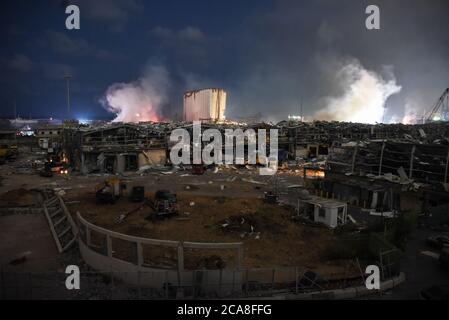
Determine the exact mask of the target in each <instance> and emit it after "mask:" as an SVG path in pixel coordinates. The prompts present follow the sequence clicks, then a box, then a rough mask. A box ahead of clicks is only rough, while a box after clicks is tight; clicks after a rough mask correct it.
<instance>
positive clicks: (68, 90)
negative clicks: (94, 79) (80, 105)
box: [64, 73, 72, 120]
mask: <svg viewBox="0 0 449 320" xmlns="http://www.w3.org/2000/svg"><path fill="white" fill-rule="evenodd" d="M71 78H72V76H71V75H70V74H68V73H66V74H65V75H64V79H65V81H66V85H67V116H68V118H69V119H70V111H71V110H70V79H71ZM69 119H67V120H69Z"/></svg>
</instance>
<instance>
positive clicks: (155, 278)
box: [77, 213, 405, 299]
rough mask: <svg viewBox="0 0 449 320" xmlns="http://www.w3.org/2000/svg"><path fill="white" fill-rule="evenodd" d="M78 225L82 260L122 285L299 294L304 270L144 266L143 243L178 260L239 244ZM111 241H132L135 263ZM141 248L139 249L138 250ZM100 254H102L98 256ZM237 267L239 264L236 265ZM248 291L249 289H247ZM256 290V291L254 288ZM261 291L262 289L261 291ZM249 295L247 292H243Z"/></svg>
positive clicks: (326, 295)
mask: <svg viewBox="0 0 449 320" xmlns="http://www.w3.org/2000/svg"><path fill="white" fill-rule="evenodd" d="M77 218H78V219H77V220H78V225H79V227H80V228H79V231H80V232H79V235H80V237H79V248H80V252H81V256H82V257H83V259H84V261H85V262H86V263H87V264H88V265H90V266H91V267H92V268H94V269H96V270H99V271H102V272H112V273H114V276H116V277H118V278H120V279H121V280H123V281H124V282H126V283H128V284H131V285H135V286H139V287H148V288H154V289H158V290H164V288H165V287H166V286H170V287H171V286H172V287H177V288H195V289H200V290H201V291H202V292H203V293H206V294H211V295H214V296H221V297H224V296H231V295H236V296H240V295H241V294H242V293H243V290H245V291H248V290H252V289H251V286H249V284H251V283H255V284H257V283H258V284H262V285H268V286H270V285H271V287H272V288H274V286H275V285H276V284H284V285H289V286H290V287H292V286H293V287H294V286H296V292H298V280H299V279H300V278H301V275H302V273H303V272H304V271H305V269H303V268H296V267H284V268H281V267H280V268H267V269H246V270H242V269H241V268H240V267H239V268H237V269H221V270H194V271H192V270H184V268H183V263H178V269H167V270H164V269H159V268H151V267H148V266H145V265H143V257H142V250H141V248H142V244H150V245H161V246H167V247H168V248H177V249H178V254H179V256H178V260H179V259H183V249H184V248H195V249H211V248H212V249H217V248H218V249H229V248H234V249H238V250H239V256H240V258H241V255H242V254H241V252H240V251H241V250H242V244H241V243H234V244H226V243H221V244H213V243H212V244H210V243H193V242H184V243H182V242H178V241H168V240H167V241H166V240H157V239H146V238H139V237H133V236H128V235H124V234H120V233H116V232H113V231H110V230H107V229H104V228H101V227H98V226H95V225H93V224H91V223H89V222H87V221H86V220H84V219H83V218H82V217H81V215H80V214H79V213H78V214H77ZM91 230H93V231H95V232H98V233H101V234H103V235H104V236H105V237H106V238H107V250H103V251H102V250H98V248H92V247H91V246H89V238H90V237H89V232H90V231H91ZM113 238H118V239H122V240H127V241H130V242H134V243H135V244H136V248H137V257H138V258H137V263H132V262H127V261H124V260H121V259H117V258H114V257H113V256H112V246H111V244H112V241H113ZM139 248H140V249H139ZM100 252H103V253H100ZM239 266H240V264H239ZM404 281H405V275H404V274H403V273H401V274H400V275H399V276H398V277H395V278H392V279H389V280H387V281H384V282H382V283H381V289H380V290H368V289H367V288H366V287H364V286H359V287H351V288H345V289H338V290H322V291H316V292H307V293H301V292H298V293H296V294H285V293H284V294H283V295H282V297H281V298H282V299H354V298H358V297H362V296H366V295H372V294H376V293H377V294H379V293H380V292H383V291H386V290H390V289H392V288H394V287H396V286H397V285H399V284H401V283H402V282H404ZM248 288H249V289H248ZM256 290H257V289H256ZM261 290H263V289H261ZM246 293H248V292H246Z"/></svg>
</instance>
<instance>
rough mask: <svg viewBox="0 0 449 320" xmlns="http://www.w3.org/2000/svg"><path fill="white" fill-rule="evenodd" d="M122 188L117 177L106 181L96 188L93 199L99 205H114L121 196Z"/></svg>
mask: <svg viewBox="0 0 449 320" xmlns="http://www.w3.org/2000/svg"><path fill="white" fill-rule="evenodd" d="M123 189H124V186H123V184H122V182H121V180H120V179H119V178H117V177H112V178H109V179H106V180H105V181H104V182H103V183H102V184H99V185H97V186H96V192H95V197H96V198H97V201H98V202H100V203H109V204H114V203H115V202H116V201H117V200H118V199H119V198H120V196H121V195H122V190H123Z"/></svg>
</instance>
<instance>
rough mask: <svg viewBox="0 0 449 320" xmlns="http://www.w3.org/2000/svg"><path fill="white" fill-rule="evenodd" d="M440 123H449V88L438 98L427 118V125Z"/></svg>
mask: <svg viewBox="0 0 449 320" xmlns="http://www.w3.org/2000/svg"><path fill="white" fill-rule="evenodd" d="M439 121H443V122H444V121H449V88H447V89H446V90H445V91H444V92H443V94H442V95H441V97H440V98H438V101H437V102H436V103H435V104H434V105H433V106H432V110H431V111H430V113H429V115H428V116H427V118H426V123H429V122H439Z"/></svg>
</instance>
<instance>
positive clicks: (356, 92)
mask: <svg viewBox="0 0 449 320" xmlns="http://www.w3.org/2000/svg"><path fill="white" fill-rule="evenodd" d="M389 78H390V79H389V80H386V79H384V78H383V77H382V76H381V75H379V74H378V73H376V72H374V71H370V70H367V69H365V68H364V67H363V66H362V65H361V64H360V62H358V61H357V60H353V61H350V62H348V63H346V64H345V65H343V67H341V69H340V70H339V71H338V73H337V81H339V83H340V87H341V89H342V92H343V93H342V94H341V95H340V96H335V97H326V98H325V99H324V101H325V103H326V106H325V107H324V108H323V109H321V110H319V111H318V112H316V113H315V115H314V118H315V119H317V120H328V121H331V120H336V121H347V122H358V123H376V122H382V120H383V119H382V118H383V115H384V108H385V102H386V101H387V99H388V98H389V97H390V96H391V95H393V94H396V93H398V92H400V91H401V86H398V85H397V84H396V79H395V77H394V75H393V74H392V73H390V75H389Z"/></svg>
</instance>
